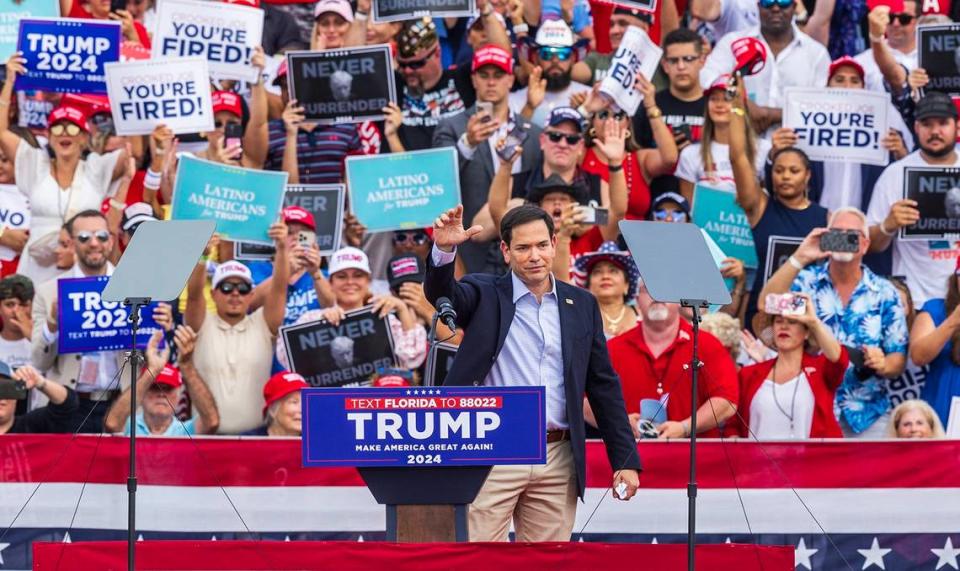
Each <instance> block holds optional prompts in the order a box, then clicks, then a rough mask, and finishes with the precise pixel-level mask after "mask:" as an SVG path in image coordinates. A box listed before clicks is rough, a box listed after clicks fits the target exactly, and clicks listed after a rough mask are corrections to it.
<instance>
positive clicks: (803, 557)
mask: <svg viewBox="0 0 960 571" xmlns="http://www.w3.org/2000/svg"><path fill="white" fill-rule="evenodd" d="M818 551H820V550H819V549H813V548H808V547H807V542H806V541H804V539H803V538H802V537H801V538H800V543H798V544H797V548H796V549H794V550H793V566H794V568H797V567H799V566H801V565H803V566H804V567H806V568H807V569H810V571H813V564H812V563H810V558H811V557H813V556H814V555H815V554H816V553H817V552H818Z"/></svg>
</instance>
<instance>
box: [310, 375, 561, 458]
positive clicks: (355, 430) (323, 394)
mask: <svg viewBox="0 0 960 571" xmlns="http://www.w3.org/2000/svg"><path fill="white" fill-rule="evenodd" d="M300 398H301V402H302V405H301V406H302V411H303V465H304V466H307V467H311V466H313V467H318V466H363V467H373V466H422V465H436V466H489V465H493V464H546V463H547V429H546V389H545V388H544V387H428V388H419V387H404V388H396V389H393V388H365V389H305V390H304V391H303V392H302V393H301V395H300Z"/></svg>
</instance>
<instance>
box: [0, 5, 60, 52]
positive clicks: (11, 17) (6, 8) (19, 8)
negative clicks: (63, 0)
mask: <svg viewBox="0 0 960 571" xmlns="http://www.w3.org/2000/svg"><path fill="white" fill-rule="evenodd" d="M59 17H60V0H30V1H29V2H24V0H0V61H7V60H8V59H9V58H10V56H11V55H13V52H15V51H17V33H18V32H19V31H20V20H23V19H25V18H59Z"/></svg>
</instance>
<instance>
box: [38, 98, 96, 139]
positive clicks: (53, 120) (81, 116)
mask: <svg viewBox="0 0 960 571" xmlns="http://www.w3.org/2000/svg"><path fill="white" fill-rule="evenodd" d="M61 121H67V122H69V123H73V124H74V125H76V126H77V127H80V128H81V129H83V130H84V131H85V132H87V133H89V132H90V128H89V127H88V126H87V114H86V113H84V112H83V110H82V109H80V108H79V107H74V106H73V105H61V106H60V107H57V108H56V109H54V110H53V111H51V112H50V115H49V116H48V117H47V127H52V126H54V125H56V124H57V123H59V122H61Z"/></svg>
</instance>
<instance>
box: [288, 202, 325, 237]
mask: <svg viewBox="0 0 960 571" xmlns="http://www.w3.org/2000/svg"><path fill="white" fill-rule="evenodd" d="M283 222H284V224H290V223H291V222H296V223H298V224H303V225H304V226H306V227H307V228H309V229H311V230H314V231H316V229H317V222H316V221H315V220H314V219H313V214H312V213H310V212H309V211H307V210H304V209H303V208H300V207H299V206H288V207H286V208H284V209H283Z"/></svg>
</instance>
